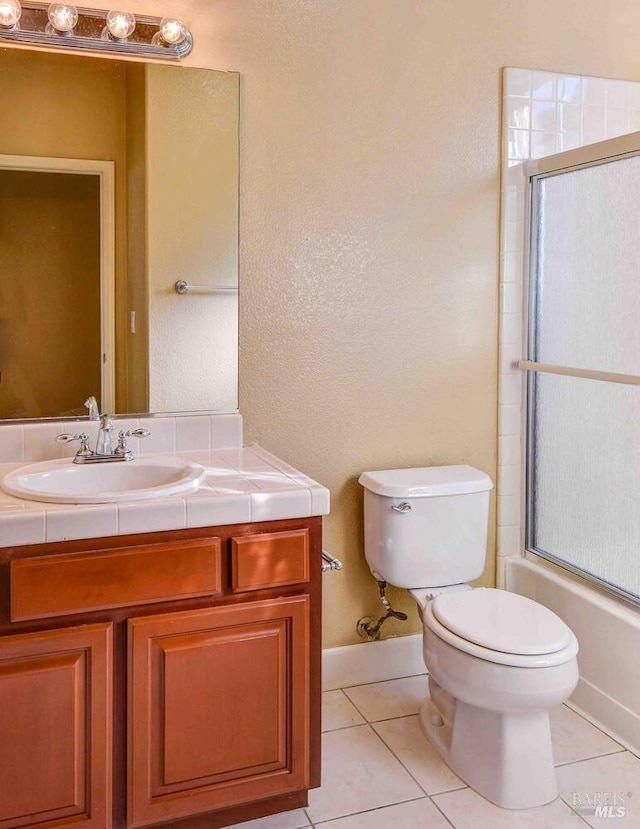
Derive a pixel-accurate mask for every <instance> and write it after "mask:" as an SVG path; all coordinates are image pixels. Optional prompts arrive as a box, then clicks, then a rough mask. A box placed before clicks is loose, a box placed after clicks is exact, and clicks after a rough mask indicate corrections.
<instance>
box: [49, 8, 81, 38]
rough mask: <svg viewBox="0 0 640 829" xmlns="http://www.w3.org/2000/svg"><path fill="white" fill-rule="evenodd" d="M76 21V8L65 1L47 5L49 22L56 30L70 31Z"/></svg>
mask: <svg viewBox="0 0 640 829" xmlns="http://www.w3.org/2000/svg"><path fill="white" fill-rule="evenodd" d="M77 22H78V10H77V9H76V7H75V6H70V5H68V4H66V3H52V4H51V5H50V6H49V23H51V26H52V27H53V28H54V29H55V30H56V32H70V31H72V29H73V28H74V27H75V25H76V23H77Z"/></svg>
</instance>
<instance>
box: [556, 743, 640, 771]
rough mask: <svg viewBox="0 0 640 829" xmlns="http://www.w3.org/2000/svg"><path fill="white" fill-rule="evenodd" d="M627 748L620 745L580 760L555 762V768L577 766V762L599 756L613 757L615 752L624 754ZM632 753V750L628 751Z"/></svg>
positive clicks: (583, 761) (595, 758) (594, 758)
mask: <svg viewBox="0 0 640 829" xmlns="http://www.w3.org/2000/svg"><path fill="white" fill-rule="evenodd" d="M625 752H627V749H626V748H624V747H623V746H620V748H619V749H617V750H616V751H605V752H604V754H593V755H591V756H589V757H581V758H580V759H579V760H568V761H567V762H566V763H554V768H556V769H561V768H564V767H565V766H575V764H576V763H585V762H586V761H587V760H597V759H598V758H599V757H612V756H613V755H614V754H624V753H625ZM627 753H628V754H631V752H630V751H629V752H627Z"/></svg>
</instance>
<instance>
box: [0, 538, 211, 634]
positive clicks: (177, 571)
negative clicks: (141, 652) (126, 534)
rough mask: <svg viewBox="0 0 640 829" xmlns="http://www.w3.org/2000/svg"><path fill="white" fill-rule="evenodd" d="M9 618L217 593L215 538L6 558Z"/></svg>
mask: <svg viewBox="0 0 640 829" xmlns="http://www.w3.org/2000/svg"><path fill="white" fill-rule="evenodd" d="M10 567H11V570H10V572H11V586H10V590H11V620H12V621H13V622H16V621H23V620H27V619H44V618H47V617H50V616H65V615H68V614H70V613H80V612H86V611H91V610H105V609H107V608H111V607H127V606H128V605H139V604H151V603H153V602H161V601H171V600H173V599H186V598H192V597H196V596H215V595H220V594H221V593H222V577H221V553H220V539H219V538H203V539H199V540H197V541H175V542H168V543H164V544H145V545H141V546H139V547H125V548H121V549H119V550H100V551H94V552H90V553H73V554H70V555H55V556H43V557H41V558H24V559H19V560H16V561H12V562H11V565H10Z"/></svg>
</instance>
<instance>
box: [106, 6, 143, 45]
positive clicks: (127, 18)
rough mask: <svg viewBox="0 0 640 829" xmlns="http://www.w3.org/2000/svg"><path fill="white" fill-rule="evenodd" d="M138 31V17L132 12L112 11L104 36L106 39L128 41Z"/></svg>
mask: <svg viewBox="0 0 640 829" xmlns="http://www.w3.org/2000/svg"><path fill="white" fill-rule="evenodd" d="M135 29H136V16H135V15H134V14H131V13H130V12H116V11H111V12H109V14H108V15H107V25H106V26H105V27H104V32H103V34H102V36H103V37H104V38H106V39H108V38H113V39H114V40H127V39H128V37H129V35H132V34H133V33H134V31H135Z"/></svg>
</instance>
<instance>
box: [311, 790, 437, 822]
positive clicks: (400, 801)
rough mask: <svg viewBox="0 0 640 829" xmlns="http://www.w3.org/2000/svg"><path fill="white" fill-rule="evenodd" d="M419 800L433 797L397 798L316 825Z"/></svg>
mask: <svg viewBox="0 0 640 829" xmlns="http://www.w3.org/2000/svg"><path fill="white" fill-rule="evenodd" d="M419 800H431V798H430V797H429V795H422V796H421V797H408V798H406V799H405V800H395V801H394V802H393V803H386V804H385V805H384V806H376V807H375V808H373V809H362V810H360V811H359V812H349V813H348V814H346V815H337V816H336V817H332V818H329V820H322V821H320V822H319V823H316V824H315V827H317V829H319V828H320V827H322V826H328V825H329V824H330V823H332V822H333V821H334V820H344V819H345V818H349V817H353V816H354V815H370V814H373V813H374V812H381V811H382V810H383V809H389V808H390V807H391V806H401V805H402V804H403V803H416V802H417V801H419Z"/></svg>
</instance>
